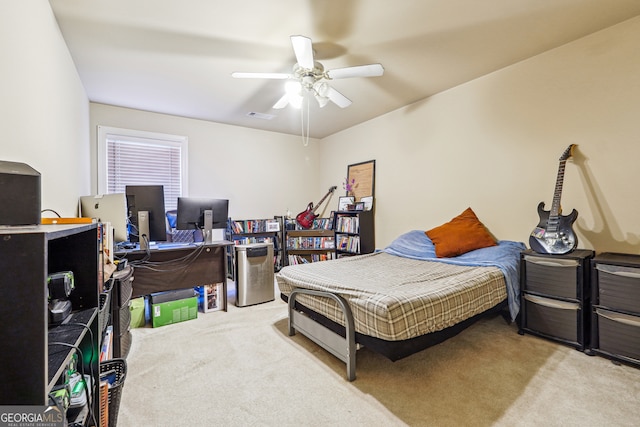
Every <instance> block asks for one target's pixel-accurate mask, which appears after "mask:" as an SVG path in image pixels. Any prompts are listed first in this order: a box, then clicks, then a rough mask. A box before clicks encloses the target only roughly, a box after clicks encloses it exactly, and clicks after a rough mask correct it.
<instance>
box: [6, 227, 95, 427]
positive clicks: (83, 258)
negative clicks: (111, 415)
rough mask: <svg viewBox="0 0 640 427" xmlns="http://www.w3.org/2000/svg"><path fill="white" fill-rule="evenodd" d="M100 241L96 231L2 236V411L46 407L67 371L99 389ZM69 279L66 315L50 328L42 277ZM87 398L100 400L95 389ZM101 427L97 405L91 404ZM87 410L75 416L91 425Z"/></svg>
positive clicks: (23, 231) (25, 231) (21, 230)
mask: <svg viewBox="0 0 640 427" xmlns="http://www.w3.org/2000/svg"><path fill="white" fill-rule="evenodd" d="M98 249H99V239H98V232H97V225H96V224H83V225H39V226H31V227H8V228H2V229H0V271H2V274H1V275H0V289H1V292H2V298H1V299H0V323H1V324H2V327H1V328H0V342H2V347H3V349H2V350H3V351H2V352H0V366H1V368H0V369H2V387H0V405H48V404H49V396H50V394H51V393H52V391H53V390H54V388H56V387H57V385H58V384H63V383H64V382H65V381H66V376H67V375H68V374H69V369H70V367H75V369H76V370H77V371H78V372H84V373H85V374H87V375H91V376H92V378H93V380H94V381H93V383H94V384H98V376H97V375H98V367H99V360H98V359H99V340H100V339H101V335H102V334H101V333H100V332H101V331H100V329H99V321H98V315H97V313H98V304H99V298H98V289H99V288H100V287H101V286H100V280H101V279H100V276H99V268H98V267H99V261H98ZM63 271H72V272H73V275H74V278H75V280H74V283H75V289H74V290H73V291H72V292H71V294H70V296H69V300H70V301H71V308H72V311H71V315H70V316H69V317H68V318H67V320H66V321H65V322H63V323H62V324H60V325H58V326H54V325H53V324H52V323H51V322H50V321H49V313H48V290H47V289H48V288H47V277H48V275H49V274H52V273H56V272H63ZM91 395H92V396H98V393H97V389H93V392H92V393H91ZM92 408H93V414H94V415H95V418H96V419H99V414H100V406H99V399H98V398H97V397H96V398H94V399H93V406H92ZM89 412H90V411H89V407H85V408H84V409H83V410H80V411H79V412H77V413H76V414H74V416H73V419H70V420H69V421H77V422H79V423H80V424H86V423H87V422H88V420H89Z"/></svg>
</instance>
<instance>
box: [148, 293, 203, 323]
mask: <svg viewBox="0 0 640 427" xmlns="http://www.w3.org/2000/svg"><path fill="white" fill-rule="evenodd" d="M197 317H198V297H191V298H184V299H180V300H175V301H167V302H163V303H159V304H151V324H152V326H153V327H154V328H157V327H158V326H165V325H170V324H172V323H179V322H184V321H186V320H192V319H195V318H197Z"/></svg>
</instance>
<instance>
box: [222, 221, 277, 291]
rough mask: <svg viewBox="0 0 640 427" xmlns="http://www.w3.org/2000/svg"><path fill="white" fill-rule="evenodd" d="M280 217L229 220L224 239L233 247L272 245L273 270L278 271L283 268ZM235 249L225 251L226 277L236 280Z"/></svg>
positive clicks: (230, 248)
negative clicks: (259, 244) (258, 244)
mask: <svg viewBox="0 0 640 427" xmlns="http://www.w3.org/2000/svg"><path fill="white" fill-rule="evenodd" d="M282 229H283V223H282V217H281V216H274V217H273V218H270V219H240V220H234V219H233V218H229V221H228V224H227V231H226V235H227V236H226V239H227V240H228V241H230V242H233V244H234V246H235V245H247V244H251V243H272V244H273V268H274V271H276V272H277V271H279V270H280V269H281V268H282V267H283V265H284V264H283V250H282V246H283V245H282ZM234 257H235V248H234V247H233V246H230V247H229V248H228V249H227V267H228V268H227V271H228V277H229V278H230V279H232V280H235V278H236V272H235V259H234Z"/></svg>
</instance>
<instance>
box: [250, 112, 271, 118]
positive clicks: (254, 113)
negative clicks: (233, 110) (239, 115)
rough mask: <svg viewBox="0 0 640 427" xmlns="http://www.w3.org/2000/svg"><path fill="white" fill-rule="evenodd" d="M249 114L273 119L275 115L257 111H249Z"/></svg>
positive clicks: (254, 116)
mask: <svg viewBox="0 0 640 427" xmlns="http://www.w3.org/2000/svg"><path fill="white" fill-rule="evenodd" d="M247 116H249V117H253V118H254V119H262V120H271V119H273V118H274V117H275V116H274V115H273V114H264V113H256V112H255V111H250V112H248V113H247Z"/></svg>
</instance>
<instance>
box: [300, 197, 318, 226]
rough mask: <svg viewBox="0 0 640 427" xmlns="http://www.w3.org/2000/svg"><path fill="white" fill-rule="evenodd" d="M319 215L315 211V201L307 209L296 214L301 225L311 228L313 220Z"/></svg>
mask: <svg viewBox="0 0 640 427" xmlns="http://www.w3.org/2000/svg"><path fill="white" fill-rule="evenodd" d="M317 217H318V215H317V214H315V213H314V209H313V203H309V204H308V205H307V209H306V210H304V211H302V212H300V213H299V214H298V215H296V221H297V222H298V224H300V227H302V228H306V229H309V228H311V226H312V225H313V220H314V219H316V218H317Z"/></svg>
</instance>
